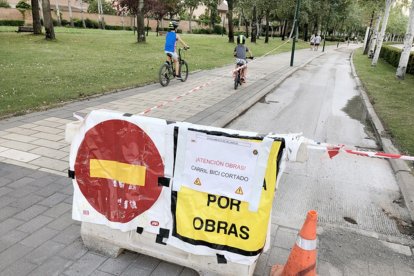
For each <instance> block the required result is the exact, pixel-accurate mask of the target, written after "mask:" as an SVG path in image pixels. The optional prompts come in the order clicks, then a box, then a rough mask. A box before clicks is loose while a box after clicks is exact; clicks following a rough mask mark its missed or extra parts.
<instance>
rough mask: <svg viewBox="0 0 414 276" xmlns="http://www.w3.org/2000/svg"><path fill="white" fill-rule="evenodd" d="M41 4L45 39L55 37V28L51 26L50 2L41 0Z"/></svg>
mask: <svg viewBox="0 0 414 276" xmlns="http://www.w3.org/2000/svg"><path fill="white" fill-rule="evenodd" d="M42 6H43V24H44V26H45V33H46V39H47V40H53V39H56V36H55V29H54V27H53V21H52V13H51V11H50V2H49V0H42Z"/></svg>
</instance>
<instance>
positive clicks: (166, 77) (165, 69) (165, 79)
mask: <svg viewBox="0 0 414 276" xmlns="http://www.w3.org/2000/svg"><path fill="white" fill-rule="evenodd" d="M158 77H159V79H160V84H161V85H162V86H167V85H168V84H169V83H170V66H169V65H168V64H167V63H164V64H163V65H161V67H160V71H159V73H158Z"/></svg>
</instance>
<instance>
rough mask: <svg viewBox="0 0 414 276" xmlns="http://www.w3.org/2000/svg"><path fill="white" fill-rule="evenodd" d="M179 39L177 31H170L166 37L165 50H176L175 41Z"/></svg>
mask: <svg viewBox="0 0 414 276" xmlns="http://www.w3.org/2000/svg"><path fill="white" fill-rule="evenodd" d="M176 41H177V34H176V33H175V32H168V33H167V37H166V38H165V47H164V50H165V51H167V52H175V43H176Z"/></svg>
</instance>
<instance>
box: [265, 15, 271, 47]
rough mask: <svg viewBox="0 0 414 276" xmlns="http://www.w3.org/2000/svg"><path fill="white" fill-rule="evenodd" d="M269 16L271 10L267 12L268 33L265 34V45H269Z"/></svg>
mask: <svg viewBox="0 0 414 276" xmlns="http://www.w3.org/2000/svg"><path fill="white" fill-rule="evenodd" d="M269 15H270V10H269V9H267V10H266V33H265V43H269Z"/></svg>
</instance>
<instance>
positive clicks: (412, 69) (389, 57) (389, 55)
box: [380, 46, 414, 75]
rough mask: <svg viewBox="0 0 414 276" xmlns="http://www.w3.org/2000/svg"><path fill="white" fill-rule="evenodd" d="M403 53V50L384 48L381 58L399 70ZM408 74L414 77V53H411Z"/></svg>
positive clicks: (390, 47)
mask: <svg viewBox="0 0 414 276" xmlns="http://www.w3.org/2000/svg"><path fill="white" fill-rule="evenodd" d="M401 52H402V50H401V49H398V48H395V47H392V46H382V48H381V52H380V58H382V59H384V60H385V61H386V62H388V63H389V64H391V65H392V66H394V67H395V68H397V67H398V63H400V57H401ZM407 74H412V75H414V52H411V54H410V58H409V60H408V65H407Z"/></svg>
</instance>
